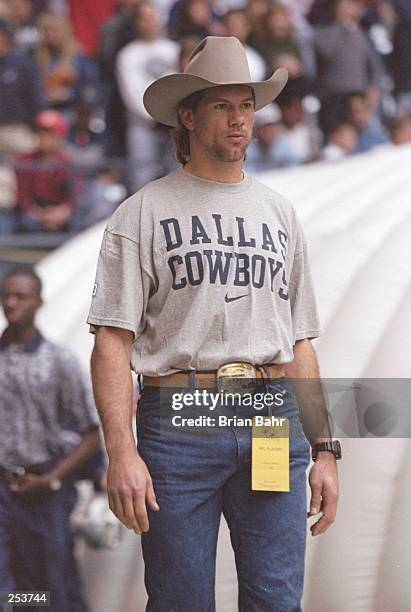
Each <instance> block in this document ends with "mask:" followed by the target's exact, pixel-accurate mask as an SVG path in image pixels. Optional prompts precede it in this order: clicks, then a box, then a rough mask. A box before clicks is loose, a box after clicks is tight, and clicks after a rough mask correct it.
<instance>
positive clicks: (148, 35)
mask: <svg viewBox="0 0 411 612" xmlns="http://www.w3.org/2000/svg"><path fill="white" fill-rule="evenodd" d="M160 28H161V24H160V19H159V15H158V11H157V9H156V7H155V6H154V5H151V4H144V5H143V6H141V8H140V12H139V16H138V17H137V19H136V20H135V29H136V33H137V35H138V37H139V38H142V39H143V40H153V39H155V38H157V37H158V35H159V33H160Z"/></svg>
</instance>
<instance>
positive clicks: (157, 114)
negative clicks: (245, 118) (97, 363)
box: [143, 68, 288, 127]
mask: <svg viewBox="0 0 411 612" xmlns="http://www.w3.org/2000/svg"><path fill="white" fill-rule="evenodd" d="M287 79H288V72H287V70H286V69H285V68H278V70H276V71H275V72H274V74H273V75H272V76H271V77H270V78H269V79H267V80H266V81H259V82H253V81H247V82H226V83H215V82H212V81H208V80H207V79H203V78H201V77H197V76H194V75H192V74H185V73H179V74H169V75H167V76H164V77H162V78H161V79H158V80H157V81H154V83H152V84H151V85H150V86H149V87H148V88H147V89H146V91H145V93H144V97H143V103H144V107H145V109H146V111H147V112H148V114H149V115H151V117H153V119H155V120H156V121H158V123H163V124H164V125H168V126H170V127H177V124H178V122H177V107H178V104H179V103H180V102H181V101H182V100H184V98H187V97H188V96H191V94H193V93H195V92H197V91H202V90H204V89H210V88H211V87H221V86H224V85H245V86H247V87H251V88H252V89H253V91H254V96H255V110H259V109H260V108H263V107H264V106H266V105H267V104H270V103H271V102H273V100H275V98H276V97H277V96H278V95H279V94H280V93H281V91H282V90H283V89H284V86H285V84H286V83H287Z"/></svg>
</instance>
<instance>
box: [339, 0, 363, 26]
mask: <svg viewBox="0 0 411 612" xmlns="http://www.w3.org/2000/svg"><path fill="white" fill-rule="evenodd" d="M363 13H364V3H363V2H362V0H338V1H337V3H336V5H335V18H336V21H339V22H344V21H351V20H353V21H359V20H360V19H361V17H362V15H363Z"/></svg>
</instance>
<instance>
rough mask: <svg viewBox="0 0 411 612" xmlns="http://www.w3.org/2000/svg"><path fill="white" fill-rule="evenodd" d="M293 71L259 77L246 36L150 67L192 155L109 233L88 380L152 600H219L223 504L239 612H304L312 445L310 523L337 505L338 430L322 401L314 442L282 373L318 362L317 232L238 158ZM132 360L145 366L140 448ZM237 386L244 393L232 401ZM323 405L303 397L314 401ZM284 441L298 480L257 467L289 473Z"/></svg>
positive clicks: (112, 492) (114, 503)
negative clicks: (267, 425) (333, 433)
mask: <svg viewBox="0 0 411 612" xmlns="http://www.w3.org/2000/svg"><path fill="white" fill-rule="evenodd" d="M286 80H287V73H286V71H285V70H282V69H280V70H277V71H276V72H275V74H274V75H273V76H272V77H271V78H270V79H268V80H267V81H264V82H262V83H255V82H252V81H251V78H250V73H249V70H248V65H247V60H246V57H245V53H244V49H243V47H242V45H241V44H240V42H239V41H238V40H237V39H236V38H232V37H227V38H224V37H221V38H220V37H208V38H206V39H204V40H203V41H202V42H201V43H200V44H199V45H198V46H197V48H196V49H195V50H194V51H193V54H192V56H191V59H190V61H189V63H188V65H187V67H186V69H185V72H184V73H183V74H175V75H168V76H165V77H163V78H161V79H159V80H157V81H155V82H154V83H153V84H152V85H150V86H149V87H148V89H147V90H146V92H145V96H144V103H145V107H146V109H147V111H148V112H149V113H150V115H151V116H152V117H153V118H154V119H155V120H156V121H159V122H161V123H164V124H166V125H169V126H172V127H174V128H175V142H176V148H177V157H178V159H179V161H180V162H181V164H182V168H180V169H179V170H177V171H175V172H173V173H171V174H169V175H168V176H166V177H164V178H161V179H159V180H157V181H154V182H152V183H148V184H147V185H145V186H144V187H143V188H142V189H141V190H140V191H139V192H138V193H137V194H135V195H133V196H131V198H129V199H128V200H127V201H126V202H124V203H123V204H122V205H121V206H120V208H119V209H118V210H117V211H116V213H115V214H114V215H113V217H112V218H111V220H110V221H109V223H108V225H107V228H106V231H105V234H104V238H103V244H102V248H101V252H100V258H99V263H98V269H97V276H96V283H95V287H94V292H93V296H94V297H93V300H92V306H91V310H90V314H89V317H88V323H89V324H90V326H91V331H93V332H94V333H95V334H96V338H95V347H94V350H93V355H92V377H93V383H94V390H95V396H96V400H97V404H98V408H99V411H100V415H101V419H102V422H103V428H104V434H105V441H106V446H107V451H108V455H109V468H108V476H107V487H108V496H109V503H110V508H111V509H112V511H113V512H114V514H116V516H117V517H118V518H119V519H120V520H121V521H122V522H123V523H124V524H125V525H126V526H127V527H129V528H130V529H133V530H134V531H135V532H136V533H138V534H139V533H142V546H143V555H144V560H145V564H146V574H145V581H146V587H147V591H148V595H149V601H148V607H147V610H150V611H152V612H154V611H155V612H177V611H178V612H184V611H190V612H191V611H192V610H196V612H197V611H198V612H210V611H212V610H214V609H215V596H214V576H215V557H216V543H217V535H218V528H219V523H220V518H221V513H224V516H225V518H226V520H227V522H228V525H229V528H230V533H231V541H232V544H233V548H234V552H235V557H236V565H237V572H238V579H239V609H240V610H241V611H242V612H254V611H255V612H256V611H257V610H258V611H263V610H264V611H267V612H268V611H274V610H275V611H277V612H279V611H281V612H291V611H296V610H300V600H301V595H302V589H303V575H304V552H305V539H306V521H307V512H306V476H305V470H306V468H307V466H308V463H309V460H310V456H309V449H310V443H311V445H312V446H313V451H314V453H313V458H314V459H316V462H315V464H314V466H313V468H312V469H311V471H310V485H311V489H312V497H311V504H310V511H309V515H311V516H312V515H315V514H317V513H319V512H322V516H321V517H320V518H319V520H318V521H317V522H316V523H315V524H314V525H312V526H311V532H312V534H313V535H317V534H320V533H323V532H324V531H325V530H326V529H327V528H328V527H329V525H330V524H331V523H332V522H333V520H334V517H335V513H336V505H337V497H338V485H337V472H336V463H335V459H336V458H338V457H339V456H340V453H339V447H338V443H337V442H336V441H334V442H333V441H331V440H330V439H329V432H328V431H327V430H326V427H324V426H323V425H321V427H320V424H321V423H322V422H323V420H324V414H323V413H322V407H321V406H320V408H318V409H315V410H311V411H312V412H313V413H315V414H313V415H312V418H311V419H306V423H308V424H307V427H306V426H305V430H306V432H307V436H308V437H309V439H310V443H309V442H308V440H307V437H306V436H305V435H304V434H303V432H302V428H301V420H300V416H299V410H298V406H297V403H296V401H295V398H294V395H293V390H292V387H291V384H290V382H289V380H288V378H286V377H285V376H284V375H285V374H287V376H291V377H300V378H305V379H311V380H312V381H314V382H315V378H317V377H318V376H319V374H318V368H317V362H316V357H315V353H314V351H313V348H312V346H311V343H310V338H314V337H316V336H317V335H318V334H319V325H318V319H317V312H316V307H315V299H314V294H313V288H312V283H311V277H310V272H309V267H308V263H307V253H306V246H305V241H304V237H303V234H302V231H301V227H300V225H299V223H298V221H297V219H296V216H295V213H294V210H293V208H292V206H291V205H290V204H289V203H288V202H287V201H286V200H285V199H284V198H283V197H281V196H280V195H279V194H277V193H276V192H273V191H272V190H270V189H268V188H267V187H266V186H264V185H263V184H261V183H260V182H259V181H257V180H256V179H254V178H252V177H251V176H248V175H244V173H243V171H242V165H243V161H244V157H245V152H246V148H247V145H248V144H249V142H250V140H251V134H252V127H253V119H254V112H255V110H257V109H259V108H262V107H263V106H265V105H267V104H269V103H270V102H272V100H273V99H274V98H275V97H276V96H277V95H278V94H279V92H280V91H281V90H282V88H283V87H284V85H285V83H286ZM130 362H131V367H132V369H133V370H134V371H135V372H136V373H139V374H143V376H144V389H143V393H142V397H141V400H140V403H139V406H138V416H137V440H138V448H137V449H136V444H135V440H134V437H133V433H132V423H131V416H130V415H131V413H130V403H131V397H132V382H131V376H130ZM227 385H230V386H229V387H228V386H227ZM227 389H235V391H236V395H235V397H236V399H235V400H234V401H233V402H231V403H230V401H229V399H230V393H225V391H227ZM237 391H239V393H237ZM270 394H271V397H273V394H274V395H275V396H276V398H277V400H278V401H276V404H275V406H274V407H273V408H271V407H270V404H269V395H270ZM303 395H304V394H303ZM305 395H307V394H306V393H305ZM231 397H234V396H233V395H231ZM245 397H248V399H249V400H251V403H252V405H250V404H248V406H246V403H245V401H244V398H245ZM261 399H262V403H260V400H261ZM189 406H191V407H192V410H191V411H189V410H188V407H189ZM271 406H272V404H271ZM261 408H263V410H264V412H263V413H261V412H260V413H256V412H255V411H256V410H260V409H261ZM310 409H312V407H311V406H310V405H309V404H307V402H305V403H304V402H303V405H301V410H302V411H304V412H305V413H306V414H308V413H309V412H310ZM272 410H273V411H275V415H276V417H277V416H280V417H285V419H284V420H285V421H286V419H288V421H287V422H288V424H289V434H288V433H286V434H284V435H286V436H287V440H286V444H285V451H284V454H281V453H282V452H283V451H281V444H280V445H275V448H273V451H272V452H271V451H270V453H269V455H266V456H265V459H263V462H262V463H259V462H258V461H257V459H255V457H257V455H258V453H256V455H255V457H254V456H253V457H251V447H252V446H253V447H254V446H255V445H257V447H258V448H260V447H259V446H258V443H256V437H255V436H256V435H258V432H257V430H256V429H253V434H252V427H251V426H250V418H248V417H253V416H254V415H255V414H267V413H268V414H269V415H270V414H271V411H272ZM320 413H321V414H320ZM191 416H192V417H193V418H189V417H191ZM242 417H244V418H242ZM224 419H225V420H224ZM279 420H281V419H279ZM305 425H306V424H305ZM264 435H265V436H271V435H274V434H273V433H272V430H271V429H268V430H264ZM288 435H289V437H288ZM287 444H289V453H288V446H287ZM263 446H264V445H263ZM270 448H271V447H270ZM277 452H279V453H280V455H277V454H276V455H275V457H277V459H278V460H279V461H280V462H281V461H283V460H284V461H285V472H284V474H285V475H286V480H287V479H288V481H289V487H288V489H289V490H287V486H284V488H281V487H278V486H277V484H278V483H277V484H276V483H274V484H273V482H272V476H270V474H268V476H267V479H265V477H264V478H263V480H264V482H263V483H261V482H258V477H257V476H256V475H257V474H258V470H259V469H260V470H261V469H264V461H266V462H268V464H269V466H271V468H272V469H274V471H275V470H276V469H277V468H276V467H275V466H274V464H273V461H274V459H273V457H274V455H273V453H277ZM288 461H289V467H288V468H287V464H288ZM251 464H252V467H253V472H252V469H251ZM287 470H288V471H287ZM251 476H252V480H253V483H252V485H251V483H250V480H251ZM274 480H275V478H274ZM267 481H269V482H268V485H267V487H266V489H264V485H265V484H267Z"/></svg>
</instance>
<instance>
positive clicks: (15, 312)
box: [0, 274, 41, 327]
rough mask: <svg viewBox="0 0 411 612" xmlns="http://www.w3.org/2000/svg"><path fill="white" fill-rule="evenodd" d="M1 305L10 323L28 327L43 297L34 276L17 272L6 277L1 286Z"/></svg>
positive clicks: (15, 325)
mask: <svg viewBox="0 0 411 612" xmlns="http://www.w3.org/2000/svg"><path fill="white" fill-rule="evenodd" d="M0 300H1V306H2V308H3V311H4V316H5V317H6V320H7V322H8V324H9V325H12V326H14V327H28V326H30V325H32V324H33V323H34V317H35V315H36V312H37V310H38V309H39V308H40V306H41V298H40V296H39V294H38V291H37V286H36V283H35V281H34V279H33V278H31V277H30V276H25V275H23V274H16V275H15V276H10V277H8V278H6V279H5V280H4V281H3V283H2V285H1V288H0Z"/></svg>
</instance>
